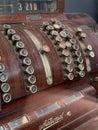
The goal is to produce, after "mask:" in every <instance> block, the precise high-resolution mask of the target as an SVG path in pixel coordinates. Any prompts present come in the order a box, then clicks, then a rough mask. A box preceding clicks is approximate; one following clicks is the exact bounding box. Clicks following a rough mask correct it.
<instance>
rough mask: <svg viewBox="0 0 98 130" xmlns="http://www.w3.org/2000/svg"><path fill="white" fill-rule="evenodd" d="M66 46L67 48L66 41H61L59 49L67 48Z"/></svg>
mask: <svg viewBox="0 0 98 130" xmlns="http://www.w3.org/2000/svg"><path fill="white" fill-rule="evenodd" d="M65 48H66V44H65V42H60V43H59V45H58V50H62V49H65Z"/></svg>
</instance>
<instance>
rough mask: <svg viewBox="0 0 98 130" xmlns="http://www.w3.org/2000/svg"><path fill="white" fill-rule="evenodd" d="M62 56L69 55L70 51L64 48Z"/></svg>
mask: <svg viewBox="0 0 98 130" xmlns="http://www.w3.org/2000/svg"><path fill="white" fill-rule="evenodd" d="M61 56H65V57H67V56H70V53H69V51H68V50H67V49H64V50H63V51H62V53H61Z"/></svg>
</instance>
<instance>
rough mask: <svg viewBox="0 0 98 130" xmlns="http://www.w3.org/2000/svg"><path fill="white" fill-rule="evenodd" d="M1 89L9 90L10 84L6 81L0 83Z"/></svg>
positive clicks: (3, 90) (5, 91)
mask: <svg viewBox="0 0 98 130" xmlns="http://www.w3.org/2000/svg"><path fill="white" fill-rule="evenodd" d="M1 90H2V92H4V93H7V92H9V91H10V85H9V84H8V83H3V84H1Z"/></svg>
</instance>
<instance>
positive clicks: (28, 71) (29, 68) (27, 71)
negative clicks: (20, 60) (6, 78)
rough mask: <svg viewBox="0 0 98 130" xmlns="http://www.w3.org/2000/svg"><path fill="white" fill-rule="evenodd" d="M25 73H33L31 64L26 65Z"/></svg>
mask: <svg viewBox="0 0 98 130" xmlns="http://www.w3.org/2000/svg"><path fill="white" fill-rule="evenodd" d="M26 73H27V74H30V75H31V74H33V73H34V68H33V67H32V66H28V67H27V68H26Z"/></svg>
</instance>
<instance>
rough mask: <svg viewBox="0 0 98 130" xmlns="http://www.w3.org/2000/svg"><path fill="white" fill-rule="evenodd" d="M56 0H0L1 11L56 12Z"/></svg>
mask: <svg viewBox="0 0 98 130" xmlns="http://www.w3.org/2000/svg"><path fill="white" fill-rule="evenodd" d="M56 10H57V1H56V0H3V1H2V0H0V13H17V12H55V11H56Z"/></svg>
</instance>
